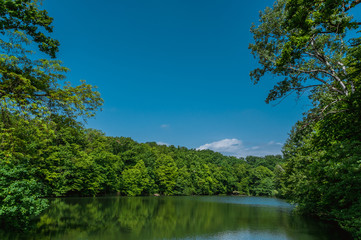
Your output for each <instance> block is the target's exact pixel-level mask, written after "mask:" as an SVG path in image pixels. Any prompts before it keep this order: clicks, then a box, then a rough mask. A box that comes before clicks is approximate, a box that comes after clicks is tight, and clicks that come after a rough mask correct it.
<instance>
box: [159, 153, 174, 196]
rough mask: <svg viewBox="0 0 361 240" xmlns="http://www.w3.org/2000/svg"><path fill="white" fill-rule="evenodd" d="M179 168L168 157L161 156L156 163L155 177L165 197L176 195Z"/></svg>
mask: <svg viewBox="0 0 361 240" xmlns="http://www.w3.org/2000/svg"><path fill="white" fill-rule="evenodd" d="M177 171H178V167H177V166H176V164H175V162H174V159H173V158H172V157H170V156H168V155H165V154H161V155H160V156H159V157H158V158H157V160H156V162H155V170H154V173H155V177H156V184H157V185H158V187H159V191H160V192H161V193H163V194H165V195H174V188H175V186H176V184H177V177H178V173H177Z"/></svg>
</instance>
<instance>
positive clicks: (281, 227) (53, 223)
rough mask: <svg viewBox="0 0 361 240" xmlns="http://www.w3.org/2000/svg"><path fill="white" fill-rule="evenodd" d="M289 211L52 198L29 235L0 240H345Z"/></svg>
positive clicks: (181, 200)
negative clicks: (48, 206)
mask: <svg viewBox="0 0 361 240" xmlns="http://www.w3.org/2000/svg"><path fill="white" fill-rule="evenodd" d="M292 209H293V206H292V205H290V204H288V203H286V202H284V201H282V200H279V199H275V198H262V197H241V196H191V197H116V196H114V197H99V198H64V199H53V200H51V206H50V208H49V209H48V210H47V211H46V212H45V213H44V214H43V215H41V216H40V218H39V219H38V221H37V223H36V228H35V229H34V230H33V231H32V232H31V233H28V234H26V235H19V234H15V233H6V232H0V239H5V240H10V239H11V240H13V239H15V240H16V239H19V240H20V239H21V240H23V239H36V240H42V239H54V240H57V239H64V240H65V239H66V240H73V239H74V240H75V239H76V240H115V239H117V240H119V239H124V240H133V239H137V240H138V239H141V240H146V239H172V240H173V239H183V240H191V239H200V240H204V239H212V240H213V239H214V240H215V239H222V240H223V239H224V240H228V239H230V240H232V239H237V240H239V239H245V240H248V239H252V240H253V239H257V240H263V239H267V240H272V239H277V240H283V239H302V240H311V239H314V240H316V239H317V240H320V239H325V240H326V239H327V240H329V239H348V235H347V234H346V233H345V232H344V231H342V230H341V229H339V228H338V227H337V226H335V225H334V224H331V223H328V222H323V221H320V220H317V219H313V218H305V217H300V216H298V215H295V214H293V213H292Z"/></svg>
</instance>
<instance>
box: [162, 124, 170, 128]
mask: <svg viewBox="0 0 361 240" xmlns="http://www.w3.org/2000/svg"><path fill="white" fill-rule="evenodd" d="M160 127H161V128H169V127H170V125H169V124H162V125H160Z"/></svg>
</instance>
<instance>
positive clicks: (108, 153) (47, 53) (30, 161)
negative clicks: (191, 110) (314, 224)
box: [0, 0, 361, 239]
mask: <svg viewBox="0 0 361 240" xmlns="http://www.w3.org/2000/svg"><path fill="white" fill-rule="evenodd" d="M359 3H360V1H357V0H354V1H350V0H343V1H341V0H330V1H325V0H317V1H311V0H301V1H300V0H297V1H296V0H279V1H276V2H275V3H274V5H273V7H271V8H267V9H266V10H264V11H263V12H261V13H260V20H259V21H260V22H259V24H258V25H254V26H252V28H251V33H252V34H253V37H254V42H253V43H251V44H250V45H249V48H250V50H251V53H252V54H253V55H254V56H255V58H256V59H257V60H258V61H259V68H257V69H255V70H254V71H252V72H251V74H250V75H251V79H252V81H253V82H254V83H255V84H258V83H261V82H262V80H263V79H264V78H266V77H265V76H267V75H268V74H272V75H275V76H277V79H279V80H280V81H279V82H278V83H277V84H276V85H275V86H274V88H273V89H271V90H270V92H269V95H268V97H267V99H266V102H267V103H269V102H273V101H282V100H283V99H284V98H285V97H287V96H288V95H289V94H291V93H295V94H298V95H300V96H301V95H306V96H308V98H309V99H310V101H311V102H312V104H313V105H312V107H311V108H310V110H309V111H308V112H306V113H305V114H304V118H303V119H302V120H300V121H298V122H297V123H296V124H295V125H294V127H293V129H292V130H291V131H290V135H289V139H288V140H287V142H286V143H285V145H284V147H283V156H265V157H254V156H248V157H246V158H236V157H230V156H224V155H222V154H220V153H216V152H213V151H210V150H202V151H198V150H195V149H187V148H185V147H175V146H165V145H157V144H156V143H154V142H150V143H137V142H136V141H134V140H132V139H131V138H126V137H111V136H106V135H105V134H104V133H102V132H101V131H99V130H95V129H87V128H86V127H85V123H86V119H87V118H89V117H93V116H94V115H95V113H96V112H97V111H98V110H100V109H101V106H102V104H103V100H102V98H101V96H100V93H99V92H98V91H97V89H96V88H95V87H94V86H92V85H89V84H87V83H86V82H84V81H82V82H80V85H77V86H73V85H72V84H71V83H70V82H67V81H66V80H65V74H66V72H67V71H68V70H69V69H67V68H66V67H64V66H62V63H61V61H59V60H57V59H56V54H57V52H58V51H59V45H60V43H59V42H58V41H57V40H55V39H53V38H52V37H51V33H52V31H53V27H52V21H53V19H52V18H51V17H49V16H48V14H47V12H46V11H45V10H42V9H41V6H40V4H39V1H33V0H15V1H13V0H4V1H0V9H1V11H0V16H1V17H0V23H1V25H0V27H1V31H0V34H1V36H2V38H1V39H0V49H1V50H0V105H1V112H0V119H1V121H0V201H1V202H0V222H1V226H3V227H6V226H11V227H12V228H16V229H18V230H20V231H26V230H27V229H28V228H30V227H31V220H32V219H34V217H36V216H38V215H40V214H41V213H42V212H43V211H44V210H45V209H46V208H47V207H48V200H47V197H65V196H100V195H106V194H118V195H124V196H139V195H153V194H160V195H214V194H236V195H255V196H276V197H280V198H285V199H287V200H289V201H290V202H293V203H296V204H297V208H296V211H298V212H299V213H300V214H306V215H313V216H317V217H320V218H322V219H327V220H331V221H336V222H338V224H339V225H340V226H341V227H342V228H344V229H346V230H347V231H349V232H350V233H351V234H353V236H354V238H355V239H361V106H360V104H361V84H360V81H361V78H360V76H361V75H360V69H361V38H360V37H358V35H359V32H360V26H361V23H360V22H358V21H357V20H355V19H354V18H353V17H352V14H351V13H350V12H352V10H354V9H357V7H358V4H359ZM35 49H37V51H35Z"/></svg>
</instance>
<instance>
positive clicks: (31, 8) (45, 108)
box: [0, 0, 102, 227]
mask: <svg viewBox="0 0 361 240" xmlns="http://www.w3.org/2000/svg"><path fill="white" fill-rule="evenodd" d="M52 20H53V19H52V18H51V17H49V16H48V14H47V12H46V11H45V10H41V9H40V4H39V1H38V0H0V36H1V37H0V107H1V110H0V120H1V121H0V165H1V167H2V169H14V171H13V170H11V172H13V173H14V174H13V175H12V176H6V178H5V177H3V178H2V180H1V185H2V186H1V189H2V193H1V196H0V200H1V202H0V205H1V206H0V207H1V214H0V215H1V218H6V219H2V220H3V221H8V220H9V219H20V220H19V221H18V225H14V226H15V227H16V226H17V227H21V225H25V224H26V223H27V222H28V220H30V219H31V216H32V215H37V214H39V213H40V212H41V211H42V210H44V208H45V206H46V204H45V203H44V200H43V199H39V197H40V196H43V195H44V194H45V193H44V192H41V191H40V188H39V186H40V183H43V184H44V185H45V189H46V190H50V194H63V193H64V192H67V191H69V189H68V188H66V187H63V188H62V189H61V188H60V186H59V185H57V183H58V184H59V182H66V181H67V180H69V179H67V178H69V174H68V173H69V170H70V169H69V168H68V169H66V170H67V172H64V171H63V170H64V166H63V165H62V166H57V164H59V163H64V162H66V161H63V162H62V160H63V159H62V158H61V157H59V155H61V154H58V155H57V154H56V153H55V152H57V151H58V153H59V152H61V150H64V149H65V148H66V147H68V149H65V150H64V151H63V153H67V154H69V155H68V156H70V155H72V156H77V157H79V156H82V157H84V152H82V151H77V150H79V149H78V148H75V149H72V151H67V150H69V145H68V146H66V147H65V148H63V149H62V147H64V146H60V147H59V148H58V146H56V147H55V146H54V145H56V144H55V142H52V140H54V139H55V140H60V139H61V138H58V139H56V137H57V136H56V131H57V130H58V129H59V128H67V127H70V128H76V127H77V126H78V123H77V121H76V120H77V118H78V117H83V119H86V118H88V117H92V116H94V114H95V111H96V110H97V109H99V107H100V106H101V105H102V99H101V98H100V94H99V93H98V92H97V91H95V88H94V87H93V86H91V85H89V84H86V83H85V82H82V83H81V84H80V85H79V86H76V87H73V86H71V84H70V82H64V79H65V73H66V72H67V71H68V69H67V68H65V67H63V66H62V65H61V62H60V61H59V60H56V59H55V57H56V52H57V51H58V47H59V42H58V41H57V40H55V39H53V38H52V37H51V36H50V34H51V32H52V25H51V24H52ZM36 47H37V48H38V49H39V50H40V52H38V53H37V54H35V51H33V50H34V49H36ZM51 144H54V145H51ZM62 144H63V143H59V144H58V145H62ZM64 145H66V144H64ZM74 146H77V145H76V144H74V145H73V146H72V147H74ZM63 158H65V159H66V157H63ZM80 159H82V158H80ZM85 159H86V160H88V161H87V162H91V159H90V160H89V158H85ZM66 160H69V158H68V159H66ZM72 160H73V159H72ZM68 163H69V162H68ZM82 163H83V164H84V161H83V162H82ZM49 165H50V166H49ZM69 165H71V164H68V166H69ZM18 168H21V169H22V170H21V171H22V172H25V173H28V175H27V176H26V177H27V178H25V175H24V174H23V175H22V174H19V173H18V172H19V171H17V170H18ZM2 174H4V173H2ZM3 176H5V175H3ZM4 179H5V180H4ZM6 179H13V181H10V180H6ZM38 180H40V181H38ZM55 182H57V183H55ZM92 184H98V182H92ZM89 185H91V184H89ZM49 186H53V187H54V186H58V188H57V189H54V188H53V189H51V188H50V187H49ZM49 188H50V189H49ZM78 188H79V187H78ZM93 188H94V189H93V190H94V192H96V191H98V189H99V188H100V187H98V186H93ZM9 189H10V190H11V191H7V190H9ZM22 193H23V196H22V195H21V194H22ZM5 194H7V196H5Z"/></svg>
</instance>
